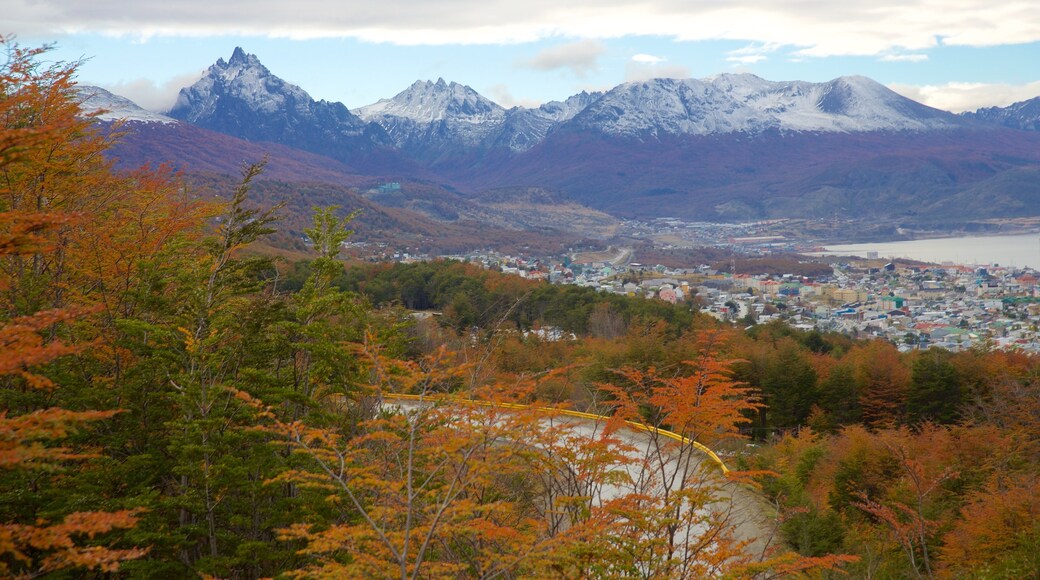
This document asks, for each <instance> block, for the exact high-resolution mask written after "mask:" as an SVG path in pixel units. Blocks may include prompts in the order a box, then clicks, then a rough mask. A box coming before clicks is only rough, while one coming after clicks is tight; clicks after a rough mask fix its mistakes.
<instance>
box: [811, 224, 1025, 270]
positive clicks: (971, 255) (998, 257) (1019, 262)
mask: <svg viewBox="0 0 1040 580" xmlns="http://www.w3.org/2000/svg"><path fill="white" fill-rule="evenodd" d="M825 249H826V252H821V253H820V255H835V254H836V255H845V256H860V257H864V258H865V257H867V254H868V253H870V252H877V255H878V258H908V259H911V260H919V261H922V262H935V263H938V264H943V263H952V264H966V265H980V266H981V265H990V266H993V265H997V264H999V265H1001V266H1019V267H1022V266H1029V267H1032V268H1037V269H1040V234H1037V233H1033V234H1016V235H1010V236H971V237H962V238H938V239H930V240H912V241H908V242H883V243H870V244H846V245H839V246H827V247H826V248H825Z"/></svg>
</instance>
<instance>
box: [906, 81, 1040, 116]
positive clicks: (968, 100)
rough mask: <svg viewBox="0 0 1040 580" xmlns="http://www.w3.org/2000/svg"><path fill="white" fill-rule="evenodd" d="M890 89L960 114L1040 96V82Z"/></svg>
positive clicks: (912, 86)
mask: <svg viewBox="0 0 1040 580" xmlns="http://www.w3.org/2000/svg"><path fill="white" fill-rule="evenodd" d="M888 88H890V89H892V90H893V91H895V92H897V93H899V94H901V95H903V96H905V97H909V98H911V99H913V100H915V101H918V102H921V103H924V104H926V105H928V106H929V107H935V108H936V109H943V110H946V111H952V112H954V113H960V112H963V111H974V110H976V109H979V108H982V107H1006V106H1008V105H1010V104H1011V103H1016V102H1018V101H1025V100H1028V99H1032V98H1034V97H1037V96H1040V81H1034V82H1031V83H1025V84H1021V85H1011V84H986V83H946V84H943V85H923V86H919V85H903V84H891V85H888Z"/></svg>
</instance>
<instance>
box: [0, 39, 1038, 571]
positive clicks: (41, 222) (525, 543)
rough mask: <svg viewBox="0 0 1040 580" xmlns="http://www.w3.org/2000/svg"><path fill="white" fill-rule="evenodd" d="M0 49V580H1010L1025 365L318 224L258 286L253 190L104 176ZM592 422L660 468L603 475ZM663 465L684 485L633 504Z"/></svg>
mask: <svg viewBox="0 0 1040 580" xmlns="http://www.w3.org/2000/svg"><path fill="white" fill-rule="evenodd" d="M4 47H5V49H6V52H7V61H6V63H5V64H3V65H2V67H0V123H2V125H0V576H4V577H17V578H37V577H53V578H66V577H84V576H88V577H89V576H104V575H106V574H112V575H114V576H118V577H134V578H137V577H140V578H182V577H188V578H191V577H219V578H266V577H303V578H310V577H337V578H338V577H345V578H353V577H377V578H391V577H393V578H495V577H505V578H524V577H533V578H545V577H563V578H599V577H612V578H616V577H623V578H628V577H653V578H699V577H710V576H724V575H725V576H728V577H737V578H771V577H784V576H794V575H799V574H801V575H808V576H811V577H829V576H831V575H835V576H838V575H843V574H845V573H848V574H850V575H852V576H853V577H877V578H882V577H935V576H946V577H973V578H974V577H992V578H1021V577H1031V576H1036V574H1037V573H1038V571H1040V558H1038V554H1040V550H1037V548H1038V544H1040V528H1038V526H1037V524H1036V522H1037V521H1040V520H1038V517H1037V516H1040V502H1038V500H1037V497H1038V494H1037V491H1038V490H1037V483H1036V482H1037V480H1038V477H1037V476H1038V475H1040V474H1038V465H1040V453H1038V451H1040V447H1038V443H1040V439H1038V433H1040V425H1038V423H1037V422H1038V420H1040V419H1038V418H1040V361H1038V360H1036V359H1035V358H1030V357H1027V356H1024V355H1018V354H1014V353H1004V352H991V351H987V350H979V351H974V352H968V353H959V354H950V353H946V352H940V351H928V352H922V353H914V354H911V355H903V354H900V353H899V352H898V351H897V350H896V349H895V347H894V346H893V345H890V344H887V343H880V342H855V341H852V340H850V339H848V338H844V337H841V336H837V335H821V334H819V333H801V332H797V331H794V330H792V329H789V328H786V327H784V326H780V325H775V326H774V325H767V326H760V327H753V328H751V329H748V330H743V329H741V328H735V327H730V326H728V325H723V324H721V323H718V322H716V321H714V320H712V319H707V318H704V317H701V316H699V315H697V314H694V313H693V312H692V310H691V308H690V307H689V305H677V306H673V305H668V304H665V303H663V302H655V301H648V300H642V299H634V298H627V297H618V296H607V295H603V294H598V293H595V292H592V291H589V290H585V289H581V288H571V287H556V286H550V285H547V284H543V283H532V282H527V281H523V280H520V279H518V278H514V277H508V276H504V275H502V274H500V273H496V272H491V271H486V270H482V269H478V268H476V267H473V266H470V265H467V264H460V263H455V262H435V263H427V264H413V265H395V266H390V265H374V266H359V267H354V268H349V269H348V268H347V267H346V265H345V264H344V262H343V261H341V260H340V258H339V249H340V247H341V242H343V241H344V240H347V239H348V238H349V235H350V232H349V228H350V223H349V222H350V216H349V215H345V212H343V211H341V210H339V209H337V208H335V207H329V208H318V209H315V211H314V217H313V220H312V223H311V226H310V227H309V228H307V229H306V230H305V234H306V235H307V238H308V240H309V245H308V251H309V252H310V256H311V257H310V259H309V260H307V261H305V262H299V263H286V262H285V261H284V260H282V261H280V260H276V259H274V258H269V257H265V256H264V255H263V254H262V253H258V252H255V251H251V247H255V244H256V242H261V241H263V239H264V238H265V237H267V236H270V235H272V234H274V233H275V232H276V231H277V229H278V228H279V219H278V217H279V207H278V206H277V205H274V206H265V207H260V206H258V205H255V204H254V202H253V201H252V199H251V197H250V196H251V193H252V186H253V180H254V179H255V178H256V177H257V175H258V174H259V173H260V172H261V171H262V169H263V166H262V163H258V164H254V165H248V166H246V167H245V168H244V169H243V176H242V180H241V182H240V183H239V184H238V186H237V187H234V188H232V190H231V191H227V192H224V195H223V196H222V199H223V201H219V202H218V201H213V200H212V199H210V198H208V197H207V198H205V199H203V198H201V197H198V196H196V195H195V194H194V193H193V190H192V189H191V188H190V187H188V186H187V185H186V184H185V183H184V182H183V180H181V179H180V178H179V176H177V175H174V174H171V173H170V172H168V171H165V170H162V169H142V170H138V171H134V172H129V173H124V172H116V171H114V170H113V169H112V167H111V166H110V165H109V164H108V162H106V161H105V158H104V156H103V155H102V153H103V152H104V151H105V149H106V148H107V147H108V146H109V145H110V142H109V137H107V136H103V135H101V134H99V133H96V132H95V129H94V128H93V126H92V124H91V122H90V120H89V119H80V118H78V117H77V115H78V113H79V111H78V108H77V105H76V104H75V98H74V96H75V95H74V90H73V84H74V75H75V67H74V66H72V65H66V64H61V63H59V64H49V63H48V62H47V61H46V58H45V51H41V50H35V49H26V48H22V47H19V46H17V45H14V44H11V43H5V44H4ZM423 310H427V311H436V312H438V313H439V316H438V315H430V316H426V317H422V316H415V315H414V314H415V312H414V311H423ZM549 326H554V327H559V328H560V329H562V330H563V331H564V334H562V335H560V336H558V337H552V338H560V340H549V339H548V338H550V337H547V335H545V334H539V333H534V334H527V335H525V334H524V331H527V330H531V329H539V328H546V327H549ZM571 333H573V335H574V336H573V337H571V336H570V334H571ZM397 395H416V396H421V397H423V401H425V402H426V403H427V404H423V403H419V404H415V405H413V406H410V407H406V406H403V405H401V404H398V403H392V402H393V401H399V400H400V398H399V397H398V398H395V396H397ZM474 399H476V400H479V401H483V402H487V403H494V405H491V404H469V403H466V401H470V400H474ZM565 409H566V410H570V409H576V410H579V411H589V412H592V413H596V414H599V415H602V416H606V417H607V418H606V419H603V420H602V421H600V422H598V423H596V428H595V429H593V430H590V431H591V432H583V431H578V430H572V429H569V428H564V427H563V426H562V424H558V423H554V422H552V421H553V420H555V419H557V418H559V417H562V415H561V411H562V410H565ZM547 421H549V422H547ZM625 421H632V422H634V423H639V424H645V425H649V426H650V427H649V428H647V429H648V430H647V432H648V433H650V434H652V435H654V436H656V434H658V433H659V432H660V431H658V429H668V430H670V431H673V432H675V433H677V434H678V435H679V436H680V437H679V438H678V440H677V441H672V440H665V439H654V441H656V443H655V445H658V447H655V448H654V450H655V453H657V455H656V456H655V457H650V455H652V454H651V453H648V454H647V456H646V457H643V458H641V459H633V458H632V453H631V451H632V444H631V443H630V439H629V438H627V436H626V435H624V434H625V433H627V431H625V429H630V427H629V426H627V425H628V424H626V423H625ZM693 442H697V443H698V444H703V445H705V446H708V447H711V448H713V449H715V450H717V451H718V452H719V453H720V454H721V456H722V458H723V461H725V462H726V463H727V464H728V466H729V467H730V471H729V473H728V474H724V473H723V472H722V471H721V470H719V469H718V466H716V465H714V464H713V463H712V462H710V461H703V462H702V461H701V459H700V458H702V457H703V456H702V455H701V453H700V451H698V450H697V448H696V446H695V445H693ZM664 455H668V456H670V457H678V458H679V459H680V462H679V465H683V466H689V467H690V469H683V470H681V474H680V475H677V476H675V475H674V474H673V476H672V477H673V481H671V482H669V483H668V484H667V485H663V484H662V482H661V480H660V478H659V476H658V471H663V470H660V469H658V468H659V467H660V465H661V464H660V463H655V461H657V462H660V461H661V459H660V457H663V456H664ZM697 465H703V467H702V468H694V467H695V466H697ZM633 474H635V475H633ZM732 485H739V486H740V488H741V489H744V490H757V491H756V493H760V494H761V495H762V496H763V497H765V498H768V499H770V500H773V503H774V504H775V508H776V509H775V510H772V509H768V508H755V509H756V510H758V511H759V512H760V513H759V515H760V516H764V517H765V518H766V520H767V523H768V524H769V525H768V526H766V529H764V530H763V531H762V533H760V534H759V535H758V536H757V537H755V538H753V539H749V538H747V535H746V530H743V529H738V528H741V527H742V526H743V525H744V524H745V523H746V522H741V521H737V520H736V519H735V516H734V515H733V514H732V513H731V512H727V511H726V510H722V511H720V510H718V509H716V508H715V506H718V505H720V504H721V503H722V502H723V501H724V499H725V498H724V494H725V492H724V490H725V489H726V486H732ZM618 490H622V491H618ZM763 503H765V502H763ZM774 511H775V513H774ZM774 526H775V528H776V531H777V532H778V533H776V534H774V533H773V527H774Z"/></svg>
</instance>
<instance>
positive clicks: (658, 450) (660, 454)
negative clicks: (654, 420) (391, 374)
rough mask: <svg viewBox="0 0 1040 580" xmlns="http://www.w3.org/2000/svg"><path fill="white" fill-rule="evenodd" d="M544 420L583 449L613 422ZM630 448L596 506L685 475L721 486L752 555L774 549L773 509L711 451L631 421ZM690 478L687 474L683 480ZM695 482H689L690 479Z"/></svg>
mask: <svg viewBox="0 0 1040 580" xmlns="http://www.w3.org/2000/svg"><path fill="white" fill-rule="evenodd" d="M383 396H384V403H383V404H384V406H385V407H388V408H398V409H400V408H416V407H418V406H420V405H427V404H433V403H437V402H444V399H436V398H426V399H421V398H420V397H418V396H415V395H395V394H384V395H383ZM448 401H450V402H453V403H458V404H480V405H489V406H490V405H491V404H490V403H485V402H481V401H472V400H465V399H458V400H452V399H449V400H448ZM494 406H495V407H498V408H503V407H504V408H505V409H506V410H508V409H509V408H517V409H522V408H529V407H527V406H524V405H494ZM546 413H547V416H546V418H544V419H542V421H543V423H544V424H545V426H546V427H547V428H548V427H563V429H562V431H564V432H566V437H567V438H568V440H569V441H574V442H575V443H577V444H580V442H581V441H582V440H585V441H591V440H593V439H595V438H597V437H599V436H600V435H601V434H602V432H603V430H604V428H605V427H606V423H607V420H608V418H607V417H602V416H598V415H592V414H588V413H579V412H575V411H563V410H559V409H546ZM614 437H616V438H618V439H620V440H621V442H622V443H623V444H624V446H625V447H627V449H628V450H627V451H626V452H625V453H626V455H628V456H629V458H630V459H631V461H629V462H626V463H625V464H623V465H621V467H622V468H623V469H625V470H626V471H627V472H628V476H629V478H628V479H629V480H630V483H629V484H625V485H613V486H612V485H604V486H601V487H599V488H598V489H597V490H596V491H595V493H594V501H596V502H598V503H601V504H602V503H604V502H606V501H608V500H610V499H613V498H615V497H620V496H623V495H627V494H629V493H633V492H638V491H640V490H643V491H645V490H647V489H648V486H649V487H656V488H657V489H658V490H661V489H662V487H666V488H668V489H669V490H671V489H677V488H678V487H679V485H680V483H681V481H682V480H683V478H684V476H685V475H689V474H696V475H693V476H692V480H694V481H700V482H702V483H703V484H704V485H713V486H717V487H718V489H719V491H718V493H717V498H716V501H715V502H714V503H712V504H710V506H709V509H711V510H712V511H714V512H716V513H719V514H722V515H725V516H726V517H727V521H729V522H730V523H731V524H732V525H733V528H734V531H735V536H736V539H737V540H738V541H748V542H749V545H748V548H747V552H748V553H749V554H750V555H751V556H753V557H755V558H759V557H761V556H762V555H763V554H764V553H765V551H766V549H767V548H768V547H769V546H770V545H771V543H772V539H773V535H774V532H775V527H776V522H775V518H774V517H773V516H772V512H773V510H772V508H771V507H770V506H769V504H768V503H767V502H766V501H765V500H764V499H763V498H762V497H761V496H759V495H758V494H757V493H755V492H754V491H752V490H751V489H750V488H748V487H747V486H746V485H743V484H740V483H737V482H734V481H731V480H730V479H729V478H727V477H726V476H725V473H726V472H727V471H728V469H727V468H726V466H725V464H724V463H723V462H722V460H721V459H719V457H718V456H717V455H715V454H714V453H712V452H711V451H710V450H709V449H707V448H706V447H704V446H702V445H700V444H697V443H694V442H691V441H689V440H688V439H684V438H682V437H681V436H678V435H676V434H674V433H671V432H669V431H664V430H657V429H654V428H653V427H649V426H646V425H643V424H641V423H632V422H628V425H627V427H626V428H624V429H622V430H621V431H619V432H617V433H615V434H614ZM684 474H685V475H684ZM687 481H690V479H687Z"/></svg>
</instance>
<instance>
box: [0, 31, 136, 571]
mask: <svg viewBox="0 0 1040 580" xmlns="http://www.w3.org/2000/svg"><path fill="white" fill-rule="evenodd" d="M0 45H2V46H3V47H4V49H5V51H6V57H7V60H6V62H5V63H4V64H3V65H2V66H0V123H2V125H0V178H2V181H0V292H3V298H4V301H3V310H2V312H0V396H2V398H3V400H4V403H5V404H4V405H3V407H4V410H3V411H0V482H2V486H0V487H2V489H3V490H4V492H3V493H2V495H0V574H3V575H5V576H13V577H26V578H30V577H36V576H38V575H41V574H45V573H50V572H55V571H60V570H68V569H79V570H80V571H83V570H94V571H97V572H114V571H116V570H118V569H119V566H120V564H121V563H122V562H124V561H126V560H131V559H134V558H139V557H141V556H142V555H144V553H145V552H146V550H144V549H140V548H124V549H119V548H117V547H114V546H112V544H111V540H112V538H113V537H112V536H111V535H110V534H109V533H110V532H112V531H113V530H120V529H126V528H131V527H133V526H134V525H136V523H137V521H138V513H139V512H138V510H132V509H131V510H118V511H82V510H81V511H65V510H62V507H61V504H60V502H54V501H53V499H54V497H55V496H54V489H55V487H56V486H57V485H59V484H60V479H61V477H62V474H63V473H64V472H65V471H66V468H67V467H68V466H69V465H70V464H73V463H83V462H85V461H87V460H89V459H91V458H93V457H94V456H95V453H94V452H93V451H92V450H89V449H85V448H82V447H80V446H76V445H70V444H69V443H68V439H69V436H70V435H71V434H73V433H75V432H76V431H80V430H83V429H86V428H87V426H88V425H89V424H90V423H95V422H99V421H104V420H107V419H111V418H112V417H113V416H114V415H116V414H117V413H118V410H116V409H108V410H79V411H76V410H69V409H65V408H61V407H57V406H45V405H41V404H39V403H40V402H41V401H46V400H51V401H53V400H54V399H55V398H60V397H55V396H54V395H55V394H59V393H61V389H62V387H61V386H60V385H59V384H57V383H55V382H54V381H53V380H52V379H51V378H50V377H48V376H47V375H46V374H45V373H43V372H41V369H42V368H44V367H45V366H46V365H48V364H50V363H52V362H54V361H56V360H58V359H60V358H62V357H67V356H70V355H75V354H78V353H79V352H81V351H82V350H83V348H84V347H85V346H86V345H83V344H74V343H69V342H66V341H63V340H62V339H61V338H59V337H58V336H57V332H56V329H58V328H60V327H62V326H64V325H68V324H71V323H73V322H75V321H77V320H79V319H82V318H84V317H86V316H89V315H91V314H92V313H93V311H94V310H95V309H93V308H88V307H84V306H82V305H78V306H73V305H72V303H71V301H70V300H68V299H66V298H65V297H64V292H63V289H62V288H61V287H60V280H61V272H60V270H61V269H62V264H63V260H64V256H63V252H64V251H65V249H66V244H67V238H66V237H65V235H64V234H65V233H67V231H68V230H67V228H68V227H69V224H70V223H72V222H73V221H74V220H75V216H74V215H72V214H70V213H69V210H70V208H69V207H68V206H67V205H65V204H64V203H53V200H55V199H58V200H69V199H73V198H75V197H76V196H77V195H80V194H82V189H80V187H81V185H80V184H79V183H77V182H75V181H74V180H70V181H66V180H64V177H67V175H65V174H68V173H74V172H70V171H68V170H67V169H65V168H63V169H65V170H64V171H62V172H58V171H57V168H62V164H67V163H70V162H72V161H74V160H75V159H74V158H75V157H76V154H72V155H71V159H70V158H69V157H66V156H65V155H66V151H65V150H63V149H62V147H63V146H64V147H67V148H69V149H75V148H76V147H78V146H81V145H82V144H83V143H82V142H80V141H79V138H80V136H81V131H82V130H83V129H84V127H83V125H82V124H80V123H77V122H76V121H75V119H74V118H73V115H72V112H71V111H72V110H74V109H75V105H74V103H71V102H70V100H69V99H68V96H69V90H70V86H71V85H70V80H69V79H70V78H71V75H72V72H73V70H74V66H66V65H56V66H55V67H52V68H41V66H40V65H39V64H37V59H38V57H39V56H40V55H41V54H42V53H43V52H44V49H24V48H21V47H19V46H17V45H15V44H13V43H10V42H9V41H7V40H4V39H0ZM87 141H88V142H89V139H87ZM48 145H50V147H49V146H48ZM90 146H91V144H90V143H87V147H88V149H89V147H90ZM52 163H53V165H51V164H52ZM26 176H31V179H27V178H26ZM43 176H48V177H53V178H54V179H53V181H54V182H55V183H53V184H52V183H50V182H51V181H52V180H51V179H44V178H43ZM29 182H37V183H36V184H34V185H32V186H28V187H27V184H28V183H29ZM45 182H46V183H45ZM44 183H45V185H44ZM16 498H22V499H20V500H18V499H16ZM116 537H118V536H116Z"/></svg>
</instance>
